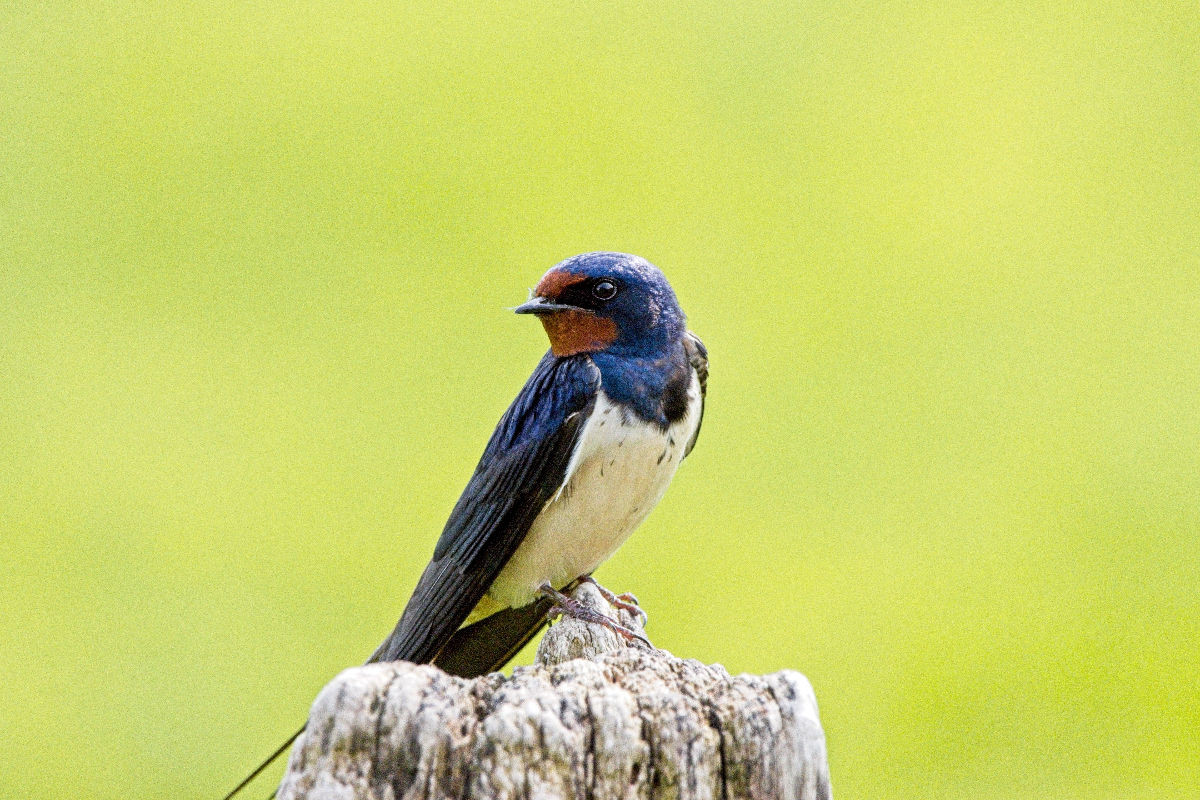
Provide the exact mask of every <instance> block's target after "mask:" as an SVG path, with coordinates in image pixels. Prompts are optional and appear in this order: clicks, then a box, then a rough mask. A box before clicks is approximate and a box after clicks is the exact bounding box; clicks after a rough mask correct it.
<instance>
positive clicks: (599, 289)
mask: <svg viewBox="0 0 1200 800" xmlns="http://www.w3.org/2000/svg"><path fill="white" fill-rule="evenodd" d="M592 294H593V295H594V296H595V297H596V299H597V300H612V299H613V298H614V297H616V296H617V285H616V284H615V283H613V282H612V281H597V282H596V285H595V286H593V287H592Z"/></svg>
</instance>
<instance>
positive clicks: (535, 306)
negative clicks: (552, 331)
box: [513, 296, 579, 316]
mask: <svg viewBox="0 0 1200 800" xmlns="http://www.w3.org/2000/svg"><path fill="white" fill-rule="evenodd" d="M578 310H579V309H577V308H575V306H567V305H563V304H562V303H555V302H553V301H551V300H547V299H546V298H544V297H540V296H539V297H532V298H530V299H529V301H528V302H525V303H522V304H521V305H519V306H517V307H516V308H514V309H513V313H514V314H537V315H539V316H541V315H543V314H553V313H554V312H556V311H578Z"/></svg>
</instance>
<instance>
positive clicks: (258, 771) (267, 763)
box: [221, 723, 308, 800]
mask: <svg viewBox="0 0 1200 800" xmlns="http://www.w3.org/2000/svg"><path fill="white" fill-rule="evenodd" d="M306 727H308V725H307V723H305V724H304V725H301V726H300V730H298V731H296V732H295V733H293V734H292V735H291V736H289V737H288V739H287V741H286V742H284V743H283V744H281V745H279V749H278V750H276V751H275V752H274V753H271V755H269V756H267V760H266V761H264V762H262V763H261V764H259V765H258V766H257V767H255V769H254V771H253V772H251V773H250V774H249V775H247V776H246V777H245V778H243V779H242V782H241V783H239V784H238V785H237V786H235V787H233V791H232V792H230V793H229V794H227V795H225V796H224V797H223V798H221V800H230V798H232V797H233V796H234V795H235V794H237V793H238V792H240V791H241V790H242V789H245V788H246V785H247V784H248V783H250V781H252V780H254V779H255V778H257V777H258V776H259V775H261V774H262V772H263V770H265V769H266V768H267V767H269V766H271V764H272V763H273V762H274V761H275V759H277V758H279V757H280V756H281V755H283V754H284V753H286V752H287V749H288V748H289V747H291V746H292V742H294V741H296V739H297V738H299V736H300V734H302V733H304V729H305V728H306ZM274 796H275V792H271V797H274ZM268 800H270V799H269V798H268Z"/></svg>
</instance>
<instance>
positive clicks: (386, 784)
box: [278, 584, 830, 800]
mask: <svg viewBox="0 0 1200 800" xmlns="http://www.w3.org/2000/svg"><path fill="white" fill-rule="evenodd" d="M574 597H575V598H576V600H578V601H579V602H581V603H583V604H585V605H588V606H589V607H592V608H595V609H598V610H602V611H603V612H604V613H606V614H608V615H610V616H612V617H614V618H619V619H620V621H621V622H622V624H625V625H626V626H628V627H635V628H638V629H639V630H640V625H639V624H638V620H637V619H636V618H635V617H634V616H633V615H631V614H629V613H627V612H624V611H622V612H620V613H619V614H617V613H616V612H615V611H614V610H613V609H611V608H610V607H609V606H608V604H607V603H605V602H604V600H603V599H602V598H601V596H600V594H599V592H597V590H596V589H595V587H593V586H591V585H589V584H584V585H582V586H580V587H579V588H578V589H576V590H575V593H574ZM278 796H279V798H280V800H299V798H307V799H308V800H434V799H435V798H471V799H474V798H479V800H483V799H484V798H489V799H493V800H509V799H510V798H512V799H514V800H515V798H528V799H529V800H550V799H551V798H578V800H585V799H586V800H608V799H609V798H613V800H616V799H617V798H620V799H621V800H632V799H633V798H655V800H657V798H680V800H732V799H733V798H763V800H766V798H772V800H776V799H778V800H789V799H794V800H824V798H829V797H830V788H829V772H828V767H827V764H826V756H825V737H824V733H823V732H822V730H821V725H820V721H819V719H818V716H817V705H816V698H815V697H814V695H813V691H812V687H811V686H810V684H809V682H808V680H807V679H806V678H805V677H804V676H803V675H800V674H799V673H797V672H792V671H790V670H784V671H781V672H777V673H774V674H772V675H764V676H758V675H738V676H736V677H735V676H731V675H730V674H729V673H728V672H726V671H725V669H724V668H723V667H721V666H720V665H711V666H710V665H705V664H701V663H700V662H698V661H695V660H692V659H686V660H685V659H679V658H676V657H675V656H673V655H671V654H670V653H667V652H666V651H664V650H651V649H649V648H645V647H628V646H626V645H625V644H624V642H623V641H621V640H619V639H618V637H617V636H616V635H615V634H613V633H612V632H611V631H609V630H608V629H606V628H604V627H602V626H599V625H590V624H584V623H581V622H578V621H576V620H563V621H562V622H560V623H558V624H556V625H554V626H553V627H551V629H550V630H549V631H548V632H547V633H546V635H545V637H544V638H543V641H542V643H541V645H540V646H539V648H538V656H537V663H536V664H535V665H534V666H532V667H518V668H517V669H516V670H514V673H513V675H512V677H511V678H508V677H505V676H503V675H501V674H499V673H493V674H491V675H487V676H484V677H482V678H476V679H473V680H466V679H462V678H455V677H451V676H449V675H447V674H446V673H444V672H442V671H441V670H439V669H437V668H436V667H432V666H416V665H413V664H409V663H406V662H396V663H389V664H371V665H368V666H365V667H358V668H355V669H348V670H346V671H345V672H343V673H342V674H340V675H339V676H338V677H337V678H335V679H334V680H333V681H332V682H331V683H330V684H329V685H328V686H327V687H326V688H325V689H324V690H323V691H322V692H321V694H320V696H318V698H317V700H316V702H315V704H314V705H313V709H312V714H311V716H310V717H309V722H308V730H307V732H306V733H305V734H304V735H303V736H302V737H301V738H300V739H299V740H298V741H297V742H296V745H295V747H294V748H293V750H292V755H291V759H290V761H289V763H288V769H287V773H286V775H285V776H284V779H283V783H282V784H281V785H280V788H279V795H278Z"/></svg>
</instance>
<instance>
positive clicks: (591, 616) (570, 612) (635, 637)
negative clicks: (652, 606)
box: [541, 583, 654, 649]
mask: <svg viewBox="0 0 1200 800" xmlns="http://www.w3.org/2000/svg"><path fill="white" fill-rule="evenodd" d="M541 591H542V594H544V595H546V596H547V597H549V598H550V599H552V600H553V601H554V605H553V606H551V607H550V610H549V611H548V612H547V613H546V616H548V617H549V618H550V619H557V618H559V617H561V616H564V615H565V616H568V617H572V618H574V619H577V620H579V621H580V622H587V623H590V624H593V625H602V626H604V627H605V628H608V629H609V630H610V631H612V632H613V633H615V634H617V635H618V636H620V637H621V638H622V639H624V640H625V641H626V643H633V642H639V643H641V644H643V645H645V646H646V647H648V648H650V649H654V645H652V644H650V640H649V639H647V638H646V637H645V636H644V635H643V634H641V633H638V632H637V631H635V630H631V629H629V628H626V627H625V626H624V625H622V624H621V623H619V622H617V621H616V620H614V619H613V618H612V617H609V616H606V615H605V614H602V613H600V612H599V611H595V610H593V609H590V608H587V607H585V606H582V605H580V604H579V603H578V602H576V601H575V600H574V599H572V598H571V597H569V596H567V595H565V594H563V593H562V592H560V591H558V590H557V589H555V588H554V587H552V586H551V585H550V584H548V583H544V584H542V586H541ZM610 602H611V601H610Z"/></svg>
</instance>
